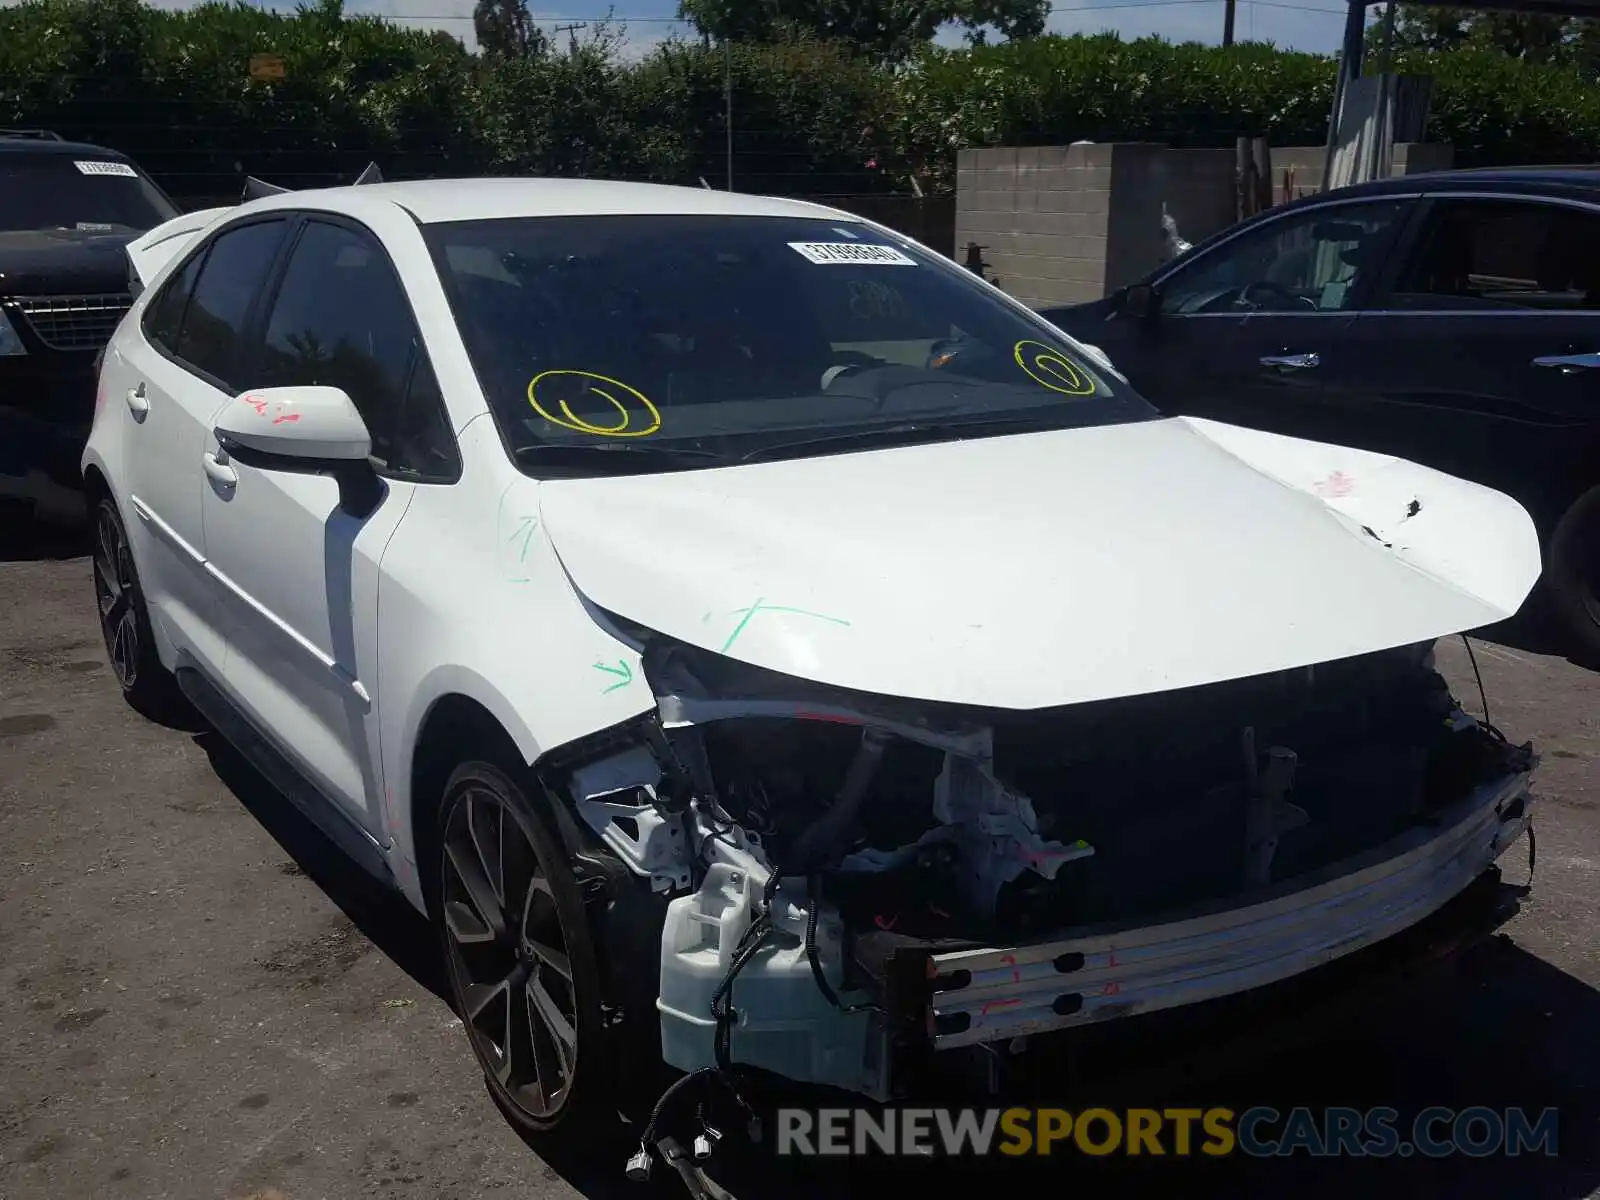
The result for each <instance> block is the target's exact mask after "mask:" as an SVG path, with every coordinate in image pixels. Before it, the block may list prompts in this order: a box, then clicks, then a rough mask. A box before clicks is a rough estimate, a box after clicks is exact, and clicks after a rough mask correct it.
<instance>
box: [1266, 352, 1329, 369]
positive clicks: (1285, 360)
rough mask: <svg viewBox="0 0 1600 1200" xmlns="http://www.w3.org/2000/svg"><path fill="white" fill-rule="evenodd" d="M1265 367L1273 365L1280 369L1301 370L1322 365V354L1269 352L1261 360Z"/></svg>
mask: <svg viewBox="0 0 1600 1200" xmlns="http://www.w3.org/2000/svg"><path fill="white" fill-rule="evenodd" d="M1261 365H1262V366H1263V367H1272V368H1274V369H1276V370H1279V371H1301V370H1304V369H1305V368H1307V367H1320V366H1321V365H1322V356H1321V355H1320V354H1269V355H1267V356H1266V357H1264V358H1263V359H1262V360H1261Z"/></svg>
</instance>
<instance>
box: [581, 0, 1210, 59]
mask: <svg viewBox="0 0 1600 1200" xmlns="http://www.w3.org/2000/svg"><path fill="white" fill-rule="evenodd" d="M1228 3H1229V4H1232V3H1233V0H1228ZM587 28H589V22H587V21H575V22H574V23H573V24H571V25H557V26H556V27H555V32H556V36H557V37H560V36H561V35H562V34H563V33H564V34H566V35H567V47H568V52H569V53H570V54H571V55H572V57H573V58H577V57H578V30H580V29H587Z"/></svg>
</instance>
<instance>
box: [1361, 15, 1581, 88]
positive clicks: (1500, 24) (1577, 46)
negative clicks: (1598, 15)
mask: <svg viewBox="0 0 1600 1200" xmlns="http://www.w3.org/2000/svg"><path fill="white" fill-rule="evenodd" d="M1367 38H1368V47H1367V48H1368V51H1369V52H1374V53H1375V52H1378V51H1380V50H1381V49H1382V46H1383V26H1382V23H1381V22H1380V23H1378V24H1375V25H1373V26H1372V27H1370V28H1369V29H1368V31H1367ZM1394 46H1395V50H1396V51H1401V50H1428V51H1441V50H1454V49H1458V48H1467V47H1472V48H1477V49H1492V50H1498V51H1500V52H1501V53H1502V54H1506V55H1509V56H1510V57H1512V58H1519V59H1523V60H1525V61H1527V62H1532V63H1539V64H1542V65H1555V66H1570V67H1576V68H1577V69H1579V70H1581V71H1583V72H1585V73H1586V74H1591V75H1592V74H1595V73H1596V72H1597V71H1600V21H1594V20H1588V19H1586V18H1582V17H1562V16H1556V15H1554V14H1549V13H1512V12H1494V11H1485V10H1481V9H1469V8H1435V7H1433V6H1431V5H1428V6H1424V5H1414V4H1401V5H1400V6H1399V8H1398V10H1397V11H1396V13H1395V23H1394Z"/></svg>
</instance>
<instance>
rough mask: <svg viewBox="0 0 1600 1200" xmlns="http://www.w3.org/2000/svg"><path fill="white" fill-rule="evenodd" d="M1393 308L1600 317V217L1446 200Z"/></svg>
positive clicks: (1436, 208)
mask: <svg viewBox="0 0 1600 1200" xmlns="http://www.w3.org/2000/svg"><path fill="white" fill-rule="evenodd" d="M1387 306H1388V307H1391V308H1405V309H1422V310H1434V311H1438V310H1455V311H1462V310H1469V311H1474V312H1476V311H1483V312H1496V311H1499V312H1505V311H1527V310H1530V309H1532V310H1556V311H1571V310H1573V309H1593V310H1600V213H1597V212H1594V211H1591V210H1588V209H1582V208H1573V207H1570V206H1568V205H1562V204H1547V203H1540V202H1538V201H1533V200H1476V199H1461V200H1440V201H1437V202H1435V203H1434V205H1433V206H1432V207H1431V208H1430V210H1429V212H1428V214H1427V217H1426V220H1425V223H1424V225H1423V227H1422V229H1421V231H1420V233H1419V235H1418V239H1417V241H1416V243H1415V249H1414V250H1413V252H1412V254H1411V255H1410V257H1409V258H1408V260H1407V262H1406V263H1405V264H1404V266H1403V267H1402V268H1401V272H1400V276H1399V278H1398V279H1397V280H1396V282H1395V286H1394V289H1393V293H1392V295H1391V296H1390V297H1389V299H1388V301H1387Z"/></svg>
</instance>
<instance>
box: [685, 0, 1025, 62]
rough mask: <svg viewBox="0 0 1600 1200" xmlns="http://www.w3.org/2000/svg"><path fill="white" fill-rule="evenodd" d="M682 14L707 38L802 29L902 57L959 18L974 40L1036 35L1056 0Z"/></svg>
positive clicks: (802, 5) (823, 0)
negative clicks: (987, 33) (991, 32)
mask: <svg viewBox="0 0 1600 1200" xmlns="http://www.w3.org/2000/svg"><path fill="white" fill-rule="evenodd" d="M678 15H679V16H680V17H683V18H684V19H685V20H688V21H690V22H691V23H693V25H694V27H695V28H696V29H697V30H698V31H699V32H700V34H701V35H702V36H703V37H706V38H708V39H713V38H714V39H716V40H719V41H720V40H723V39H727V40H729V41H736V42H776V41H782V40H783V39H785V38H788V37H793V36H796V35H806V36H810V37H816V38H822V39H825V40H829V41H841V42H847V43H849V44H850V45H852V46H854V47H856V48H857V49H859V50H861V51H862V52H863V53H865V54H869V55H872V56H873V57H876V58H884V59H889V60H895V59H902V58H906V57H907V56H909V55H911V54H913V53H914V52H915V51H916V50H917V48H918V47H920V46H924V45H926V44H927V43H929V42H931V41H932V40H933V36H934V34H936V33H937V32H938V31H939V28H940V26H942V25H946V24H955V25H959V26H961V27H963V28H964V29H966V30H967V33H968V37H969V40H974V41H981V40H983V32H984V29H985V27H987V26H993V27H994V28H995V29H997V30H999V31H1000V33H1001V34H1003V35H1004V36H1005V37H1007V38H1011V39H1017V38H1029V37H1038V36H1039V35H1040V34H1041V33H1043V32H1044V26H1045V20H1046V19H1047V18H1048V17H1049V15H1050V0H680V3H679V5H678Z"/></svg>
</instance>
